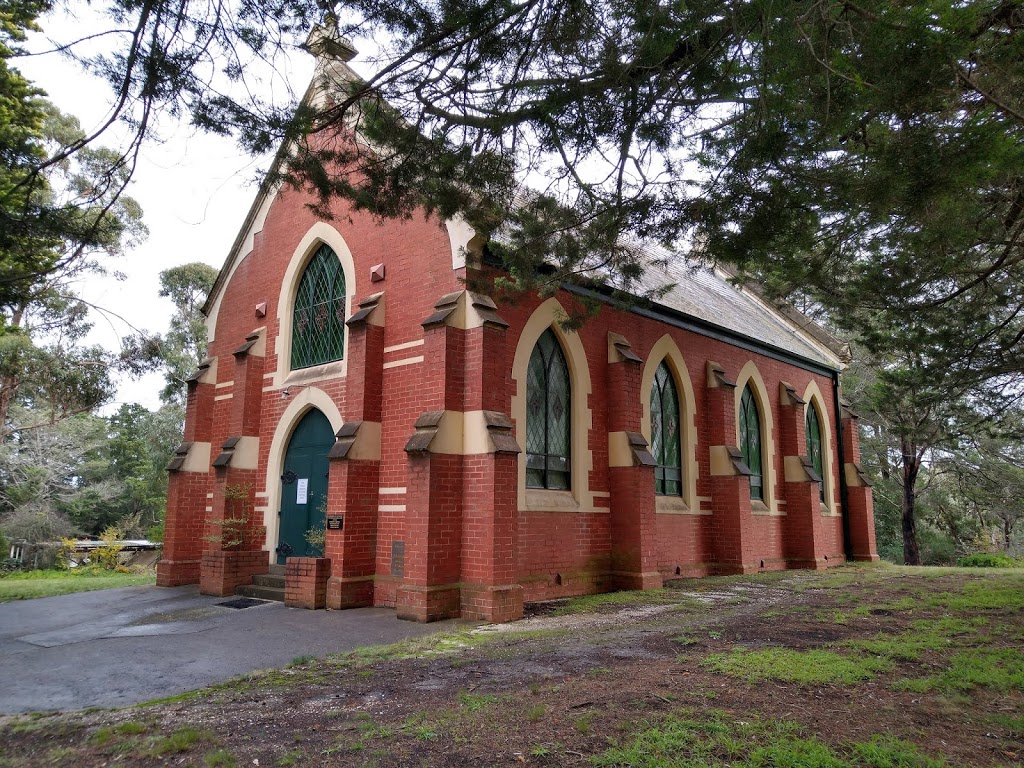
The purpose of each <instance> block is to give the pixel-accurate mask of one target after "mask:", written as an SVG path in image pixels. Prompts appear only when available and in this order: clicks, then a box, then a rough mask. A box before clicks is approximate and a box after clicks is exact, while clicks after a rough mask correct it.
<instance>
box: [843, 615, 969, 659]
mask: <svg viewBox="0 0 1024 768" xmlns="http://www.w3.org/2000/svg"><path fill="white" fill-rule="evenodd" d="M987 623H988V620H987V619H985V618H983V617H976V618H972V619H961V618H956V617H952V616H945V617H943V618H940V619H921V620H918V621H915V622H913V624H911V626H912V627H913V629H912V630H910V631H908V632H901V633H899V634H895V635H887V634H884V633H883V634H878V635H875V637H873V638H871V639H868V640H850V641H849V642H847V643H845V645H846V647H848V648H856V649H858V650H861V651H866V652H867V653H870V654H873V655H875V656H884V657H886V658H890V659H901V660H904V661H917V660H918V659H920V658H921V656H922V655H923V654H924V652H925V651H944V650H947V649H949V648H952V647H954V646H955V645H962V644H964V643H969V642H971V641H973V640H975V639H978V630H979V628H980V627H983V626H985V625H986V624H987Z"/></svg>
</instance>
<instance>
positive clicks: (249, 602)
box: [215, 597, 272, 609]
mask: <svg viewBox="0 0 1024 768" xmlns="http://www.w3.org/2000/svg"><path fill="white" fill-rule="evenodd" d="M269 602H272V601H271V600H258V599H256V598H255V597H236V598H235V599H234V600H225V601H224V602H223V603H215V605H221V606H223V607H225V608H239V609H241V608H252V607H253V606H254V605H264V604H266V603H269Z"/></svg>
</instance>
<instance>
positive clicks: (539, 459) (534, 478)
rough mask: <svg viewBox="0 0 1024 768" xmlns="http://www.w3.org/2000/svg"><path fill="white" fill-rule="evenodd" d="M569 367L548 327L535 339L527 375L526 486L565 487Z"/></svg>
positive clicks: (567, 477)
mask: <svg viewBox="0 0 1024 768" xmlns="http://www.w3.org/2000/svg"><path fill="white" fill-rule="evenodd" d="M571 409H572V398H571V385H570V381H569V366H568V365H566V362H565V355H564V354H562V348H561V346H560V345H559V343H558V339H557V338H555V334H554V332H552V331H551V329H550V328H549V329H548V330H546V331H545V332H544V333H543V334H542V335H541V337H540V339H538V340H537V345H536V346H535V347H534V348H533V353H532V354H531V355H530V366H529V369H528V373H527V377H526V485H527V486H528V487H530V488H553V489H568V488H569V487H570V479H571V473H570V462H569V457H570V455H571V446H572V421H571V417H570V413H571Z"/></svg>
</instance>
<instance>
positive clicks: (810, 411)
mask: <svg viewBox="0 0 1024 768" xmlns="http://www.w3.org/2000/svg"><path fill="white" fill-rule="evenodd" d="M805 432H806V435H807V458H808V459H809V460H810V462H811V466H812V467H814V471H815V472H817V473H818V477H820V478H821V480H819V481H818V498H820V499H821V500H822V501H824V500H825V473H824V472H823V471H822V470H823V468H824V462H823V461H822V449H821V419H820V418H819V417H818V409H817V408H816V407H815V406H814V403H813V402H812V403H810V404H809V405H808V406H807V424H806V430H805Z"/></svg>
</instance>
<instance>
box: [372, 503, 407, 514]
mask: <svg viewBox="0 0 1024 768" xmlns="http://www.w3.org/2000/svg"><path fill="white" fill-rule="evenodd" d="M377 511H378V512H405V504H378V505H377Z"/></svg>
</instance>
